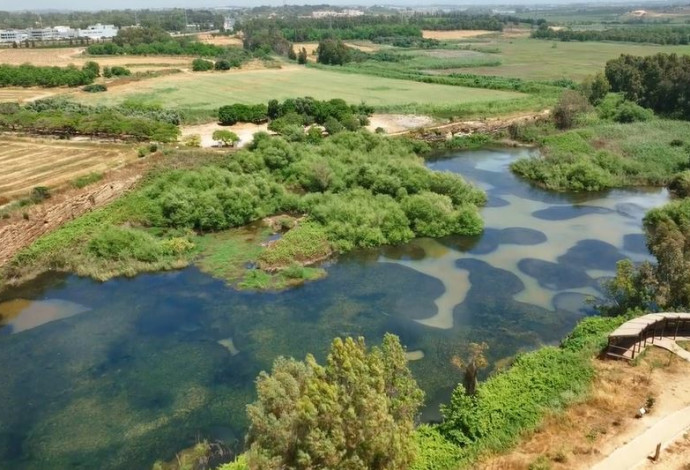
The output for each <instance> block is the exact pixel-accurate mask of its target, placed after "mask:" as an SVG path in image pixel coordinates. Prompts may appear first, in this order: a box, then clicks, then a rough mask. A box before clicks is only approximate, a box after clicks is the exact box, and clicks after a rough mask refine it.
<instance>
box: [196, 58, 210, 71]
mask: <svg viewBox="0 0 690 470" xmlns="http://www.w3.org/2000/svg"><path fill="white" fill-rule="evenodd" d="M208 70H213V62H211V61H210V60H204V59H194V60H193V61H192V71H194V72H206V71H208Z"/></svg>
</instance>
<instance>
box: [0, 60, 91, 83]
mask: <svg viewBox="0 0 690 470" xmlns="http://www.w3.org/2000/svg"><path fill="white" fill-rule="evenodd" d="M99 70H100V67H99V66H98V64H96V63H95V62H88V63H86V64H85V65H84V66H83V67H81V68H79V67H77V66H76V65H68V66H67V67H48V66H37V65H31V64H22V65H9V64H0V87H8V86H18V87H32V86H40V87H45V88H50V87H59V86H69V87H75V86H82V85H89V84H91V83H93V81H94V80H95V79H96V77H98V76H99Z"/></svg>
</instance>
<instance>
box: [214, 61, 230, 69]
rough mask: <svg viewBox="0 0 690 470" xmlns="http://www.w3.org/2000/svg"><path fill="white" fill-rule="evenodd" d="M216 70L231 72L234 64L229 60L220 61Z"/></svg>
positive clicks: (217, 62)
mask: <svg viewBox="0 0 690 470" xmlns="http://www.w3.org/2000/svg"><path fill="white" fill-rule="evenodd" d="M214 68H215V69H216V70H230V69H231V68H232V64H231V63H230V61H228V60H225V59H220V60H217V61H216V64H215V66H214Z"/></svg>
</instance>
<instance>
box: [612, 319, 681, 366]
mask: <svg viewBox="0 0 690 470" xmlns="http://www.w3.org/2000/svg"><path fill="white" fill-rule="evenodd" d="M678 339H689V340H690V313H677V312H662V313H650V314H648V315H643V316H641V317H637V318H633V319H632V320H629V321H627V322H625V323H624V324H622V325H621V326H619V327H618V328H616V330H615V331H614V332H613V333H611V334H610V335H609V340H608V346H607V348H606V355H607V356H609V357H613V358H618V359H627V360H632V359H635V356H636V355H638V354H639V353H641V352H642V351H643V350H644V349H645V348H646V347H647V346H649V345H657V346H659V347H662V348H664V349H668V350H670V351H672V352H675V353H676V354H678V355H679V356H683V353H686V354H687V355H688V357H687V358H690V353H687V351H684V350H682V348H680V347H679V346H678V345H677V344H676V343H675V341H676V340H678ZM681 350H682V351H683V352H682V353H681ZM684 358H685V357H684ZM687 358H686V359H687Z"/></svg>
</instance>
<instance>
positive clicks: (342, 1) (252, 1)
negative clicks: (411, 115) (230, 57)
mask: <svg viewBox="0 0 690 470" xmlns="http://www.w3.org/2000/svg"><path fill="white" fill-rule="evenodd" d="M576 2H577V3H584V2H583V1H582V0H579V1H576V0H512V1H511V0H482V1H479V2H476V1H475V2H473V1H472V0H460V1H452V0H446V1H444V0H439V1H433V2H425V1H424V0H416V1H415V0H379V1H376V0H369V1H367V0H359V1H358V0H311V1H310V0H300V1H294V0H287V2H286V3H287V4H290V5H305V4H325V3H328V4H331V5H372V4H392V5H429V4H445V5H449V4H461V5H462V4H464V5H480V4H484V5H488V4H494V5H495V4H507V3H510V4H520V3H522V4H530V5H534V4H537V3H541V4H543V3H549V4H553V3H576ZM585 2H586V0H585ZM592 3H596V1H595V0H592ZM607 3H624V0H619V1H616V0H613V1H610V2H607ZM635 3H638V2H635ZM639 3H642V2H639ZM282 4H283V0H239V1H238V0H116V1H114V2H94V1H93V0H24V1H12V0H0V10H12V11H17V10H101V9H104V8H108V9H118V10H120V9H126V8H137V9H141V8H167V7H188V8H205V7H221V6H258V5H282Z"/></svg>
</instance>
